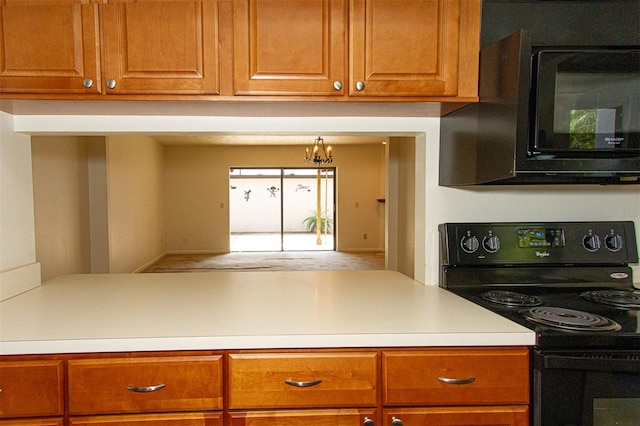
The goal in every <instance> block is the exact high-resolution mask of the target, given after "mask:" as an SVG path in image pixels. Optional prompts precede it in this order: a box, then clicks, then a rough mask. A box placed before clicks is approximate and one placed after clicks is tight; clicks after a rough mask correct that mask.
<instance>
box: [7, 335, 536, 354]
mask: <svg viewBox="0 0 640 426" xmlns="http://www.w3.org/2000/svg"><path fill="white" fill-rule="evenodd" d="M535 343H536V342H535V333H534V332H533V331H531V332H522V333H504V332H503V333H428V334H376V335H350V334H348V335H322V336H318V335H299V336H290V335H285V336H224V337H167V338H136V339H95V340H88V339H82V340H48V341H46V340H45V341H18V342H0V355H27V354H29V355H35V354H38V355H42V354H63V353H97V352H146V351H183V350H184V351H189V350H211V351H218V350H220V351H222V350H239V349H256V350H260V349H321V348H385V347H445V346H451V347H463V346H533V345H535Z"/></svg>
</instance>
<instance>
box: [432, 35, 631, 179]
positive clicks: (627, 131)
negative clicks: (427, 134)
mask: <svg viewBox="0 0 640 426" xmlns="http://www.w3.org/2000/svg"><path fill="white" fill-rule="evenodd" d="M479 94H480V102H479V103H477V104H472V105H469V106H467V107H464V108H461V109H459V110H457V111H454V112H452V113H450V114H448V115H446V116H444V117H443V118H442V119H441V128H440V185H443V186H457V185H474V184H567V183H584V184H589V183H598V184H623V183H636V184H637V183H640V47H639V46H615V47H611V46H596V47H594V46H579V47H576V46H566V47H565V46H550V47H548V46H533V45H532V43H531V37H530V35H529V33H528V32H527V31H525V30H522V31H519V32H517V33H515V34H512V35H511V36H509V37H507V38H505V39H503V40H501V41H499V42H497V43H494V44H492V45H489V46H487V47H485V48H483V49H482V50H481V54H480V85H479Z"/></svg>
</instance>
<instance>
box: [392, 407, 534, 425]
mask: <svg viewBox="0 0 640 426" xmlns="http://www.w3.org/2000/svg"><path fill="white" fill-rule="evenodd" d="M383 419H384V420H383V422H382V425H383V426H423V425H440V426H445V425H446V426H462V425H477V426H480V425H482V426H527V425H528V424H529V410H528V408H527V406H495V407H493V406H490V407H432V408H406V409H388V410H384V412H383Z"/></svg>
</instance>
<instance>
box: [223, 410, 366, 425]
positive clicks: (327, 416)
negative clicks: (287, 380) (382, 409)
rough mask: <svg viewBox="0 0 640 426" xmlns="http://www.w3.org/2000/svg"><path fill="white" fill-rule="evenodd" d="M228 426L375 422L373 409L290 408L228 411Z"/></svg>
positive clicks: (361, 423)
mask: <svg viewBox="0 0 640 426" xmlns="http://www.w3.org/2000/svg"><path fill="white" fill-rule="evenodd" d="M229 418H230V420H231V423H230V426H274V425H287V426H309V425H314V426H361V425H363V424H365V421H366V420H367V419H371V421H373V422H374V423H375V422H376V412H375V410H374V409H371V410H367V409H361V410H355V409H353V410H349V409H336V410H299V411H295V410H290V411H253V412H251V411H249V412H239V413H233V412H232V413H230V415H229Z"/></svg>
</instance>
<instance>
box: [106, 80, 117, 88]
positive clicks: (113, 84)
mask: <svg viewBox="0 0 640 426" xmlns="http://www.w3.org/2000/svg"><path fill="white" fill-rule="evenodd" d="M107 87H108V88H109V89H115V88H116V81H115V80H114V79H112V78H110V79H109V80H107Z"/></svg>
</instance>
